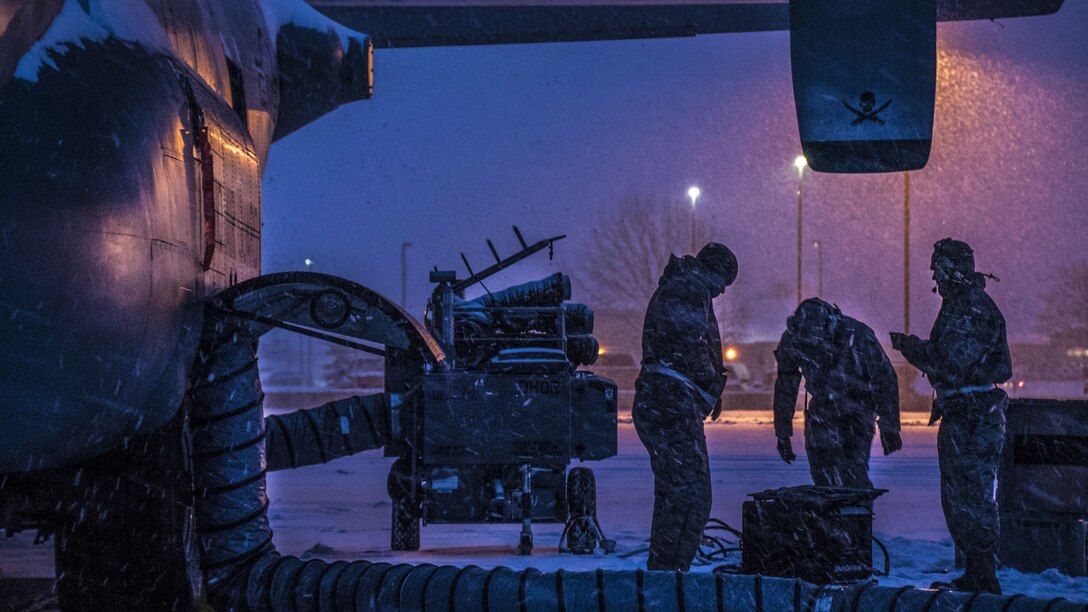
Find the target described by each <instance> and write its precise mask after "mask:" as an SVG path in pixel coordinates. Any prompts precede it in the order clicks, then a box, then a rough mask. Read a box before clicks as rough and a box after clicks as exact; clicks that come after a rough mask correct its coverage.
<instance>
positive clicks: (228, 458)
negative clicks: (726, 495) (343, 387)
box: [191, 309, 1088, 612]
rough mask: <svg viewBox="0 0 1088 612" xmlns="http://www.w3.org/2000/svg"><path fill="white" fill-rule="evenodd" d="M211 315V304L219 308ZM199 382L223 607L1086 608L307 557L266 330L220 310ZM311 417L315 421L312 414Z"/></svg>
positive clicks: (655, 576)
mask: <svg viewBox="0 0 1088 612" xmlns="http://www.w3.org/2000/svg"><path fill="white" fill-rule="evenodd" d="M209 311H210V309H209ZM208 317H209V319H208V321H207V322H206V325H205V330H206V331H205V337H204V339H203V344H202V347H201V352H200V360H201V363H200V364H199V366H200V368H199V369H200V371H201V372H202V373H201V375H200V376H199V379H198V380H197V381H195V382H194V385H193V388H192V391H191V398H192V406H193V414H192V427H193V449H194V453H193V462H194V482H195V486H196V492H197V502H196V522H197V534H198V536H199V538H198V541H199V543H200V550H201V554H202V559H201V563H202V568H203V570H204V580H205V585H206V587H207V594H208V601H209V602H210V603H211V605H213V606H214V607H215V608H216V609H219V610H253V611H263V610H277V611H280V610H282V611H296V610H297V611H328V612H332V611H344V612H347V611H355V610H427V611H430V612H437V611H444V610H449V611H455V610H463V611H479V610H482V611H484V612H489V611H492V610H494V611H512V610H518V611H519V612H536V611H544V610H547V611H556V612H576V611H582V610H585V611H605V610H639V611H642V610H653V611H661V612H671V611H681V610H682V611H684V612H695V611H701V610H755V611H763V610H766V611H768V612H769V611H772V610H775V611H777V610H796V611H801V610H829V611H830V610H844V611H845V610H851V611H854V610H867V611H868V610H897V611H899V612H903V611H906V610H929V611H937V610H966V609H970V610H972V611H973V612H990V611H992V612H997V611H999V610H1000V611H1015V612H1086V611H1088V607H1086V606H1084V605H1082V604H1074V603H1069V602H1066V601H1064V600H1061V599H1056V600H1052V601H1044V600H1040V599H1032V598H1027V597H1023V596H1018V595H1013V596H1000V595H977V594H969V593H955V592H951V591H924V590H919V589H914V588H912V587H903V588H899V589H896V588H891V587H879V586H872V585H862V586H855V587H817V586H814V585H811V584H808V583H805V582H801V581H800V580H795V579H786V578H763V577H759V576H744V575H721V574H714V573H679V572H678V573H673V572H650V571H642V570H634V571H632V570H597V571H590V572H563V571H557V572H554V573H551V572H548V573H545V572H540V571H538V570H535V569H531V568H530V569H526V570H522V571H514V570H510V569H507V568H502V567H500V568H495V569H491V570H485V569H481V568H478V567H475V566H468V567H462V568H457V567H435V566H433V565H390V564H387V563H371V562H368V561H353V562H350V563H349V562H347V561H336V562H333V563H328V562H325V561H320V560H302V559H298V558H296V557H286V556H281V555H280V554H279V553H277V552H276V549H275V547H274V546H273V544H272V530H271V529H270V528H269V525H268V518H267V515H266V514H267V509H268V500H267V496H266V493H265V477H264V476H265V467H266V463H265V428H264V425H265V420H264V419H263V417H262V400H263V393H262V392H261V384H260V380H259V379H258V377H257V359H256V348H257V346H256V338H255V336H254V335H253V334H251V333H249V332H248V331H247V330H246V328H245V324H244V323H242V322H239V321H232V320H230V319H229V318H227V317H223V316H218V315H215V314H209V315H208ZM303 418H305V417H303Z"/></svg>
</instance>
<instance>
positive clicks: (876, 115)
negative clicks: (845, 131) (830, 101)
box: [842, 91, 892, 125]
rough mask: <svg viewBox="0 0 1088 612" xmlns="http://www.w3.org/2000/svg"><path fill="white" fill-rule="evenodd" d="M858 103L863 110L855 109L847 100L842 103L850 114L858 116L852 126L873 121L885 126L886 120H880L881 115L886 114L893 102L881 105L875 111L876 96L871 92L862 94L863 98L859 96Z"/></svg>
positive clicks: (851, 123)
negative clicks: (885, 110) (885, 111)
mask: <svg viewBox="0 0 1088 612" xmlns="http://www.w3.org/2000/svg"><path fill="white" fill-rule="evenodd" d="M858 102H859V105H860V106H861V110H858V109H856V108H854V107H853V106H851V105H850V103H849V102H847V101H846V100H843V101H842V104H843V106H845V107H846V108H847V109H849V110H850V112H852V113H854V114H855V115H857V117H855V118H854V120H853V121H851V122H850V125H859V124H862V123H865V122H866V121H872V122H874V123H877V124H879V125H884V120H883V119H881V118H880V113H882V112H884V109H886V108H888V105H889V104H891V103H892V101H891V100H888V101H887V102H885V103H884V104H881V105H880V108H878V109H876V110H873V107H874V106H876V96H875V95H874V94H873V92H871V91H863V92H861V96H859V98H858Z"/></svg>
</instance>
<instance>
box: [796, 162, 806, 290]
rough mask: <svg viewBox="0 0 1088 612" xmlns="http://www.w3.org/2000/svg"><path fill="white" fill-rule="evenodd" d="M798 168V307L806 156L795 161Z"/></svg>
mask: <svg viewBox="0 0 1088 612" xmlns="http://www.w3.org/2000/svg"><path fill="white" fill-rule="evenodd" d="M793 165H794V167H795V168H797V305H798V306H800V305H801V219H802V212H801V211H802V197H801V196H802V188H803V187H804V180H805V166H807V165H808V160H807V159H805V156H804V155H798V156H797V157H796V158H795V159H794V160H793Z"/></svg>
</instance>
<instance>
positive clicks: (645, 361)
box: [632, 242, 737, 570]
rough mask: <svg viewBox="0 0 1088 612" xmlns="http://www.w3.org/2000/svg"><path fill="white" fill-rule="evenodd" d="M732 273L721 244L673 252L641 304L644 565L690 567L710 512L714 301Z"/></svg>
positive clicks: (718, 377) (716, 362) (717, 391)
mask: <svg viewBox="0 0 1088 612" xmlns="http://www.w3.org/2000/svg"><path fill="white" fill-rule="evenodd" d="M736 276H737V258H736V257H735V256H734V255H733V252H732V251H730V250H729V249H728V248H726V247H725V246H723V245H721V244H717V243H714V242H711V243H709V244H707V245H706V246H705V247H703V249H702V250H700V251H699V254H698V255H697V256H695V257H691V256H685V257H682V258H678V257H675V256H671V257H670V258H669V263H668V265H667V266H666V267H665V271H664V272H663V273H662V275H661V279H660V280H659V282H658V287H657V290H656V291H655V292H654V294H653V297H651V298H650V304H649V306H648V307H647V308H646V319H645V322H644V324H643V331H642V369H641V371H640V372H639V375H638V379H637V380H636V381H635V402H634V407H633V409H632V416H633V418H634V421H635V430H636V431H637V432H638V437H639V439H640V440H642V443H643V444H644V445H645V446H646V450H647V451H648V452H649V454H650V467H651V468H652V469H653V472H654V514H653V525H652V527H651V531H650V558H649V560H648V561H647V567H648V568H649V569H656V570H687V569H688V568H689V567H690V566H691V561H692V559H694V558H695V553H696V552H697V551H698V549H699V542H700V540H701V538H702V532H703V527H704V526H705V524H706V521H707V519H708V518H710V506H711V493H710V466H709V463H708V458H707V450H706V436H705V435H704V433H703V419H705V418H706V417H707V416H713V417H714V418H717V415H718V413H719V412H720V411H721V393H722V390H723V389H724V388H725V379H726V371H725V365H724V364H723V363H722V346H721V337H720V335H719V332H718V320H717V318H716V317H715V316H714V308H713V304H712V300H713V298H715V297H717V296H718V295H721V293H722V292H723V291H724V290H725V288H726V287H728V286H729V285H731V284H732V283H733V280H734V279H735V278H736Z"/></svg>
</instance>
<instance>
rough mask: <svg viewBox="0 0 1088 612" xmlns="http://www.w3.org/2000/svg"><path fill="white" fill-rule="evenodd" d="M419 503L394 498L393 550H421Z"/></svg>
mask: <svg viewBox="0 0 1088 612" xmlns="http://www.w3.org/2000/svg"><path fill="white" fill-rule="evenodd" d="M419 514H420V512H419V505H418V504H413V503H411V502H410V501H409V500H407V499H403V500H397V499H395V500H393V522H392V529H391V532H392V533H391V534H390V540H391V541H390V547H391V548H392V549H393V550H419Z"/></svg>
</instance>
